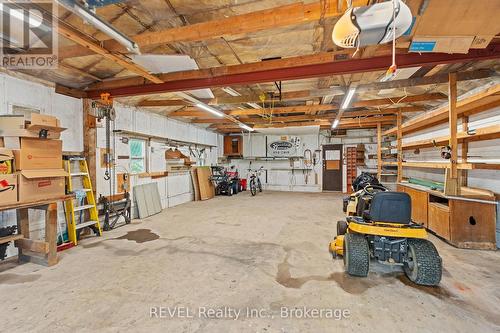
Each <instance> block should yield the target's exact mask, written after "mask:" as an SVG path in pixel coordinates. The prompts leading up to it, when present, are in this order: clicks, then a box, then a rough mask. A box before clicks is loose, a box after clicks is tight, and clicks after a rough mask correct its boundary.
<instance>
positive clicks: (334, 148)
mask: <svg viewBox="0 0 500 333" xmlns="http://www.w3.org/2000/svg"><path fill="white" fill-rule="evenodd" d="M323 190H324V191H342V145H323Z"/></svg>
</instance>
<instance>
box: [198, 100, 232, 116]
mask: <svg viewBox="0 0 500 333" xmlns="http://www.w3.org/2000/svg"><path fill="white" fill-rule="evenodd" d="M196 107H198V108H200V109H203V110H205V111H208V112H210V113H212V114H214V115H216V116H217V117H224V116H225V114H224V113H222V112H221V111H219V110H217V109H214V108H212V107H210V106H208V105H206V104H203V103H196Z"/></svg>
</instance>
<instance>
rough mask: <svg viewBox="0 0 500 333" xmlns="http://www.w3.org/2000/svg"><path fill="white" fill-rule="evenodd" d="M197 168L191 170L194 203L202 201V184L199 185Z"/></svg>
mask: <svg viewBox="0 0 500 333" xmlns="http://www.w3.org/2000/svg"><path fill="white" fill-rule="evenodd" d="M196 170H197V167H192V168H191V181H192V182H193V192H194V201H200V184H199V183H198V172H197V171H196Z"/></svg>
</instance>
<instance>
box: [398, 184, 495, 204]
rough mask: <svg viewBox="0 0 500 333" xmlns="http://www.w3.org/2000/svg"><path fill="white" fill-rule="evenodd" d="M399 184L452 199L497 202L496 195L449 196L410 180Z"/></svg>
mask: <svg viewBox="0 0 500 333" xmlns="http://www.w3.org/2000/svg"><path fill="white" fill-rule="evenodd" d="M398 185H400V186H406V187H409V188H412V189H415V190H419V191H423V192H427V193H429V194H432V195H435V196H437V197H441V198H444V199H451V200H466V201H475V202H484V203H491V204H496V200H495V197H494V196H493V197H491V198H485V197H483V196H480V197H474V196H473V195H461V196H449V195H445V194H444V193H443V192H440V191H436V190H431V189H430V188H428V187H426V186H422V185H417V184H411V183H408V182H399V183H398Z"/></svg>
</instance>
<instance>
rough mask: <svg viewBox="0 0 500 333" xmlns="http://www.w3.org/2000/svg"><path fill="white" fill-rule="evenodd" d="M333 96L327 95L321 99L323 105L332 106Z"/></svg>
mask: <svg viewBox="0 0 500 333" xmlns="http://www.w3.org/2000/svg"><path fill="white" fill-rule="evenodd" d="M333 97H334V96H333V95H326V96H323V98H321V104H331V103H332V100H333Z"/></svg>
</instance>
